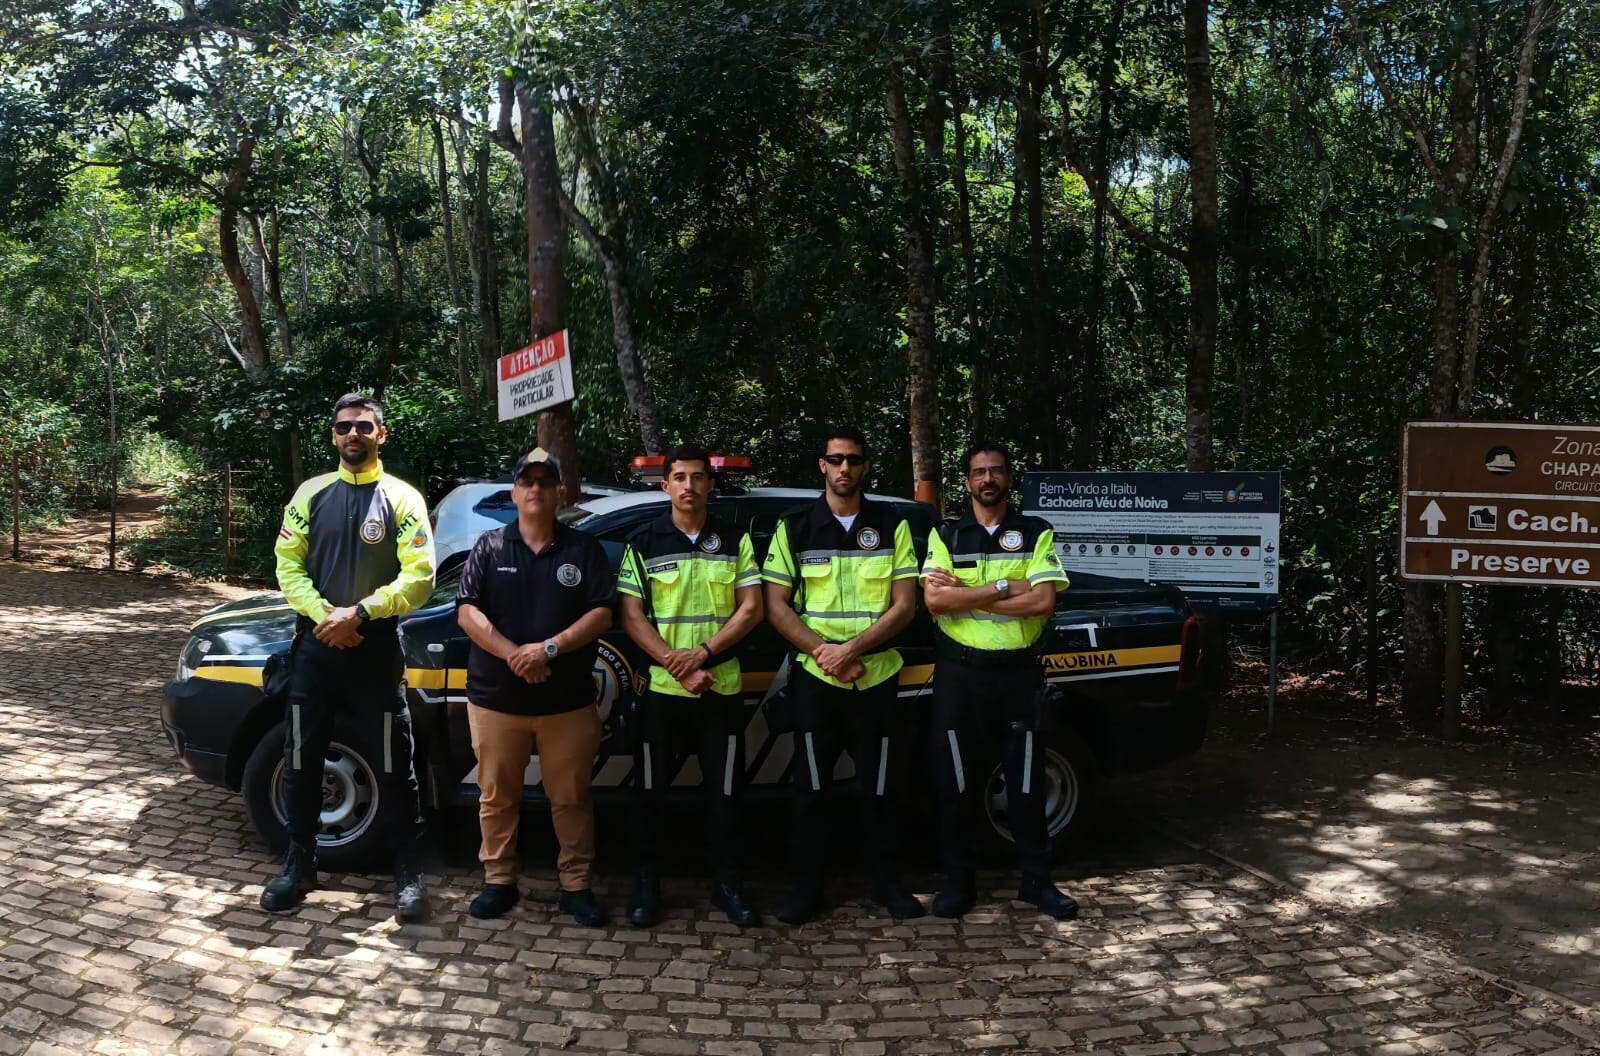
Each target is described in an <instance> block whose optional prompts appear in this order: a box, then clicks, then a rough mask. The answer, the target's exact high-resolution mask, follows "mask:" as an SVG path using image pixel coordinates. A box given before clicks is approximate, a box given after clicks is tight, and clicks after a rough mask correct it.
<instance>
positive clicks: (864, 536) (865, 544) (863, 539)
mask: <svg viewBox="0 0 1600 1056" xmlns="http://www.w3.org/2000/svg"><path fill="white" fill-rule="evenodd" d="M881 541H882V540H881V538H880V537H879V535H878V530H877V529H876V528H863V529H861V530H860V531H859V532H857V533H856V545H857V546H859V547H860V548H861V549H863V550H876V549H877V548H878V543H879V542H881Z"/></svg>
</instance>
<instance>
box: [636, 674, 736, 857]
mask: <svg viewBox="0 0 1600 1056" xmlns="http://www.w3.org/2000/svg"><path fill="white" fill-rule="evenodd" d="M744 725H745V712H744V705H743V702H742V701H741V700H740V698H739V697H738V696H723V695H721V694H717V693H706V694H704V695H702V696H700V697H675V696H671V695H670V694H666V693H646V694H645V695H644V696H643V697H642V698H641V699H640V701H639V741H638V744H637V746H636V747H635V748H634V751H633V798H632V802H631V810H630V812H629V813H630V817H629V821H630V828H631V833H630V835H631V837H632V842H633V850H634V855H635V857H636V862H635V864H636V866H637V868H638V869H639V870H640V871H641V872H650V873H654V872H655V871H656V870H657V869H658V867H659V859H660V855H661V832H662V829H663V828H664V824H665V819H664V818H663V809H662V805H663V801H664V800H665V799H666V795H667V790H668V789H670V788H671V787H672V782H673V780H674V779H675V778H676V777H677V775H678V772H679V771H680V770H682V769H683V764H684V763H685V762H686V761H687V760H688V757H689V755H690V754H694V755H696V756H697V757H698V758H699V760H700V791H701V795H702V797H703V804H704V814H705V853H706V862H707V864H708V865H709V866H710V867H711V869H712V871H713V872H714V873H715V875H716V877H717V879H719V880H733V879H736V878H737V873H738V867H739V862H738V850H737V849H738V841H739V835H738V827H739V824H738V823H739V818H738V802H739V796H740V793H741V791H742V789H743V787H744V782H745V757H744Z"/></svg>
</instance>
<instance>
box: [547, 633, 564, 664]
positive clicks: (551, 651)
mask: <svg viewBox="0 0 1600 1056" xmlns="http://www.w3.org/2000/svg"><path fill="white" fill-rule="evenodd" d="M560 651H561V650H559V649H557V648H556V640H555V639H554V638H546V639H545V640H544V655H545V659H547V660H554V659H555V658H556V654H557V653H559V652H560Z"/></svg>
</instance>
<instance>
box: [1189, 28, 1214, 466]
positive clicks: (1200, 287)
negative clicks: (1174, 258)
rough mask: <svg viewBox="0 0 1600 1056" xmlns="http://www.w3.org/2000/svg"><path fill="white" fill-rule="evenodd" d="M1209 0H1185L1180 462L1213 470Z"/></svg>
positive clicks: (1212, 172)
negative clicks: (1185, 235) (1186, 205)
mask: <svg viewBox="0 0 1600 1056" xmlns="http://www.w3.org/2000/svg"><path fill="white" fill-rule="evenodd" d="M1210 6H1211V5H1210V0H1184V5H1183V58H1184V62H1183V68H1184V82H1185V86H1186V92H1185V95H1186V96H1187V99H1188V106H1189V201H1190V222H1189V252H1188V254H1187V258H1188V259H1187V262H1186V267H1187V271H1188V274H1189V343H1188V347H1187V349H1186V355H1185V367H1186V370H1185V374H1184V399H1183V414H1184V462H1185V465H1186V468H1187V469H1188V470H1189V471H1190V472H1191V473H1193V472H1205V471H1209V470H1211V469H1213V468H1215V458H1214V456H1213V454H1212V434H1211V393H1212V387H1213V374H1214V372H1215V369H1216V359H1217V118H1216V110H1215V107H1214V104H1213V101H1212V94H1211V37H1210V32H1209V26H1208V21H1209V17H1210Z"/></svg>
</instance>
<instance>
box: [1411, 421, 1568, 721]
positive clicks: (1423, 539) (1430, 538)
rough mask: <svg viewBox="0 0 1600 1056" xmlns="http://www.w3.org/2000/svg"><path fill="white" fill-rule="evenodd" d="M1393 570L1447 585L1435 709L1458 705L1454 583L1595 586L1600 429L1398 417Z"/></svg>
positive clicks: (1448, 713)
mask: <svg viewBox="0 0 1600 1056" xmlns="http://www.w3.org/2000/svg"><path fill="white" fill-rule="evenodd" d="M1400 466H1401V479H1400V578H1401V579H1403V580H1406V581H1408V582H1413V583H1443V584H1445V644H1444V649H1445V656H1444V664H1445V669H1444V702H1443V707H1444V714H1443V718H1442V723H1441V732H1442V733H1443V735H1444V736H1445V738H1446V739H1450V740H1453V739H1454V738H1455V737H1456V736H1457V735H1458V733H1459V723H1460V710H1461V585H1462V584H1464V583H1494V584H1501V585H1505V586H1514V587H1534V586H1548V587H1600V426H1595V425H1548V424H1545V423H1543V422H1424V421H1416V422H1407V423H1406V424H1405V429H1404V432H1403V433H1402V436H1401V442H1400Z"/></svg>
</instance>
